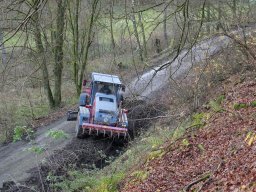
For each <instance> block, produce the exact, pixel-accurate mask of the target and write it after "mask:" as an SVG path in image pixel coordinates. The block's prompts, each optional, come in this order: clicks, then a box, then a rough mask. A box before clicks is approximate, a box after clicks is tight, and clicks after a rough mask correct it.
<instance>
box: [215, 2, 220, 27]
mask: <svg viewBox="0 0 256 192" xmlns="http://www.w3.org/2000/svg"><path fill="white" fill-rule="evenodd" d="M220 28H221V4H220V2H218V24H217V27H216V29H217V31H219V30H220Z"/></svg>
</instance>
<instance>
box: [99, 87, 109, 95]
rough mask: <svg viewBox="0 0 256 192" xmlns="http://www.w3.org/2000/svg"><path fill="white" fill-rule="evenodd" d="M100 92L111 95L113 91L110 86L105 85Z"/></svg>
mask: <svg viewBox="0 0 256 192" xmlns="http://www.w3.org/2000/svg"><path fill="white" fill-rule="evenodd" d="M99 92H101V93H105V94H111V93H112V91H111V89H110V88H109V86H108V85H104V86H103V87H101V89H100V91H99Z"/></svg>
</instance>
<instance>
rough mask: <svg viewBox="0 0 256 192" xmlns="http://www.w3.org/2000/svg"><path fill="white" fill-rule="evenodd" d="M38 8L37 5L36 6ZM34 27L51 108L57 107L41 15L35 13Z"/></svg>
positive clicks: (44, 83)
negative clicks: (47, 60) (43, 40)
mask: <svg viewBox="0 0 256 192" xmlns="http://www.w3.org/2000/svg"><path fill="white" fill-rule="evenodd" d="M34 6H36V5H34ZM33 21H34V22H33V25H34V38H35V44H36V48H37V53H38V55H39V56H40V58H41V59H42V63H41V70H42V75H43V85H44V89H45V91H46V94H47V98H48V102H49V105H50V107H51V108H53V107H54V106H55V102H54V99H53V94H52V90H51V87H50V82H49V72H48V68H47V62H46V55H45V48H44V46H43V42H42V36H41V30H40V25H39V13H38V12H35V14H34V17H33Z"/></svg>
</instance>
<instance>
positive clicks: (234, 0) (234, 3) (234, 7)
mask: <svg viewBox="0 0 256 192" xmlns="http://www.w3.org/2000/svg"><path fill="white" fill-rule="evenodd" d="M232 3H233V5H232V13H233V22H235V21H236V19H237V17H236V16H237V15H236V9H237V2H236V0H233V2H232Z"/></svg>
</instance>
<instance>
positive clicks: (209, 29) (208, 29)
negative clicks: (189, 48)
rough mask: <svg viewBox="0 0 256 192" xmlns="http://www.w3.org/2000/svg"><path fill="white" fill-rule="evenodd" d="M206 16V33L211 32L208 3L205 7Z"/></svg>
mask: <svg viewBox="0 0 256 192" xmlns="http://www.w3.org/2000/svg"><path fill="white" fill-rule="evenodd" d="M206 17H207V33H208V34H210V33H211V24H210V22H211V7H210V4H209V3H208V5H207V8H206Z"/></svg>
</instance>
